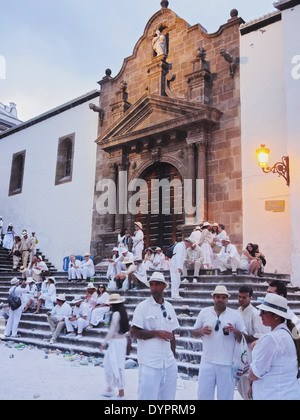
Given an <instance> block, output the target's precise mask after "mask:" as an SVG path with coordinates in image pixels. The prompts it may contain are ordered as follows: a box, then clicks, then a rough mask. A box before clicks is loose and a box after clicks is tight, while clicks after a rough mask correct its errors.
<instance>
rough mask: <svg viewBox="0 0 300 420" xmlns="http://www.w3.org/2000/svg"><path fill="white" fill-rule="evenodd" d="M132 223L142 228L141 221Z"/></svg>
mask: <svg viewBox="0 0 300 420" xmlns="http://www.w3.org/2000/svg"><path fill="white" fill-rule="evenodd" d="M134 224H135V225H136V226H138V227H139V228H140V229H143V225H142V224H141V222H134Z"/></svg>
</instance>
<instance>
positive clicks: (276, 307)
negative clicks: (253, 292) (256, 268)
mask: <svg viewBox="0 0 300 420" xmlns="http://www.w3.org/2000/svg"><path fill="white" fill-rule="evenodd" d="M257 309H259V310H261V311H266V312H272V313H273V314H276V315H279V316H280V317H282V318H284V319H291V316H290V315H289V307H288V304H287V300H286V299H285V298H284V297H283V296H279V295H276V294H275V293H268V294H267V295H266V297H265V299H264V302H263V303H262V304H261V305H259V306H257Z"/></svg>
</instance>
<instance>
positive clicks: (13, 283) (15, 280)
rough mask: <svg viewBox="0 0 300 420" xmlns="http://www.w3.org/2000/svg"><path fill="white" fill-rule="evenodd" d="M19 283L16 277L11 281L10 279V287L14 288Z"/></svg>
mask: <svg viewBox="0 0 300 420" xmlns="http://www.w3.org/2000/svg"><path fill="white" fill-rule="evenodd" d="M19 282H20V280H19V279H17V277H14V278H13V279H11V281H10V284H11V285H12V286H14V285H15V284H17V283H19Z"/></svg>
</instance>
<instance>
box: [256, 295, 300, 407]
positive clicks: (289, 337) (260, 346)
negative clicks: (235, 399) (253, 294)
mask: <svg viewBox="0 0 300 420" xmlns="http://www.w3.org/2000/svg"><path fill="white" fill-rule="evenodd" d="M258 309H260V311H261V313H260V316H261V318H262V322H263V325H264V326H265V327H271V332H268V333H267V334H265V335H264V336H263V337H262V338H260V339H259V340H258V341H257V344H256V346H255V348H254V350H253V352H252V363H251V370H250V373H249V378H248V380H249V382H250V390H249V393H248V396H249V398H251V397H253V400H274V401H278V400H300V384H299V383H298V380H297V374H298V369H299V363H300V351H299V334H298V332H297V329H296V327H295V326H294V324H293V323H292V322H291V320H290V315H289V308H288V305H287V300H286V299H285V298H284V297H282V296H279V295H277V294H274V293H268V294H267V295H266V297H265V299H264V303H263V304H261V305H259V306H258Z"/></svg>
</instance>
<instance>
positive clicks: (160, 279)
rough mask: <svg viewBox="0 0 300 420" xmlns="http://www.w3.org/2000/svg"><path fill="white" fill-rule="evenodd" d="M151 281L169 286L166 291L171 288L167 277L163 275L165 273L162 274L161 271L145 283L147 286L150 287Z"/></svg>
mask: <svg viewBox="0 0 300 420" xmlns="http://www.w3.org/2000/svg"><path fill="white" fill-rule="evenodd" d="M151 281H158V282H160V283H164V284H165V285H166V286H167V287H166V289H167V288H168V287H169V283H168V282H167V281H166V279H165V276H164V275H163V273H161V272H159V271H155V272H154V273H153V274H152V276H151V277H150V279H149V280H148V281H147V282H146V283H145V284H146V286H148V287H150V282H151Z"/></svg>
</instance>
